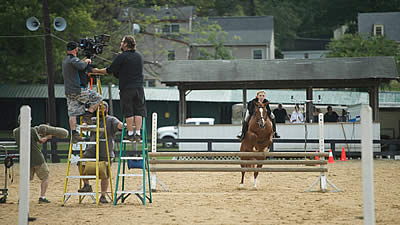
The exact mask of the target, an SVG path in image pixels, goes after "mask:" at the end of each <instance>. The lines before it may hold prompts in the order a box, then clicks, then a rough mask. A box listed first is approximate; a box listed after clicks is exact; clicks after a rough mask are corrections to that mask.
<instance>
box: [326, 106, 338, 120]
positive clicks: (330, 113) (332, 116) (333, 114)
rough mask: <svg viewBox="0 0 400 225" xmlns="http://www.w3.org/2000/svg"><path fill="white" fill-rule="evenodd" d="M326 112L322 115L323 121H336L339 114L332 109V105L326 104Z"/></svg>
mask: <svg viewBox="0 0 400 225" xmlns="http://www.w3.org/2000/svg"><path fill="white" fill-rule="evenodd" d="M327 110H328V112H327V113H325V115H324V122H338V119H339V115H338V114H337V113H336V112H335V111H333V110H332V106H328V108H327Z"/></svg>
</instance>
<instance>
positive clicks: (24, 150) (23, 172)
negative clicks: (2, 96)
mask: <svg viewBox="0 0 400 225" xmlns="http://www.w3.org/2000/svg"><path fill="white" fill-rule="evenodd" d="M20 115H21V123H20V130H19V132H20V133H19V148H20V162H19V171H20V178H19V204H18V210H19V211H18V224H19V225H25V224H28V216H29V176H30V159H31V107H29V106H27V105H24V106H22V107H21V112H20Z"/></svg>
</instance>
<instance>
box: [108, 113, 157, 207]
mask: <svg viewBox="0 0 400 225" xmlns="http://www.w3.org/2000/svg"><path fill="white" fill-rule="evenodd" d="M122 123H123V124H125V118H124V119H123V122H122ZM142 124H143V129H142V156H141V157H130V156H127V154H126V143H132V142H131V141H128V140H124V135H125V132H126V131H125V126H124V127H123V128H122V135H121V147H120V151H119V160H118V172H117V181H116V183H115V190H114V202H113V204H114V205H116V204H117V202H118V201H119V200H121V203H123V202H124V201H125V200H126V199H127V198H128V197H129V196H131V195H133V194H134V195H136V196H137V197H138V198H139V199H140V200H141V201H142V204H143V205H146V198H147V199H148V200H149V202H150V203H152V197H151V182H150V167H149V154H148V145H147V129H146V118H145V117H143V122H142ZM128 160H139V161H138V162H139V163H140V160H141V162H142V163H141V164H142V165H141V168H142V171H143V172H142V174H133V173H126V167H127V162H128ZM121 164H122V173H121ZM135 168H136V167H135ZM137 168H140V167H137ZM120 177H122V182H121V191H118V185H119V179H120ZM125 177H143V183H142V187H140V188H139V189H138V190H125ZM146 177H147V180H148V181H147V183H148V193H149V195H148V196H146Z"/></svg>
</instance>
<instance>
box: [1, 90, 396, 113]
mask: <svg viewBox="0 0 400 225" xmlns="http://www.w3.org/2000/svg"><path fill="white" fill-rule="evenodd" d="M54 90H55V96H56V98H65V95H64V86H63V85H61V84H57V85H55V88H54ZM256 92H257V90H247V101H250V100H251V99H252V98H254V96H256ZM266 92H267V99H268V100H269V101H270V102H271V103H272V104H277V103H282V104H293V103H302V102H304V101H305V99H306V94H305V91H304V90H299V89H298V90H277V89H267V90H266ZM102 93H103V96H104V98H105V99H109V95H108V86H103V90H102ZM145 95H146V100H147V101H172V102H177V101H179V91H178V89H177V88H145ZM47 96H48V95H47V85H44V84H43V85H0V98H12V99H17V98H47ZM216 96H218V97H216ZM291 96H293V99H292V98H291ZM318 96H320V97H321V101H320V102H318V103H316V104H321V105H356V104H367V103H368V102H369V98H368V93H366V92H356V91H329V90H314V91H313V99H318ZM112 97H113V99H114V100H119V90H118V87H117V86H114V87H112ZM242 98H243V94H242V90H193V91H191V92H189V93H188V95H187V101H197V102H198V101H201V102H231V103H240V102H242ZM379 107H381V108H382V107H385V108H387V107H390V108H400V92H395V91H394V92H393V91H392V92H380V93H379Z"/></svg>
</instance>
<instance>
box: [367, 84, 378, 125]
mask: <svg viewBox="0 0 400 225" xmlns="http://www.w3.org/2000/svg"><path fill="white" fill-rule="evenodd" d="M368 94H369V106H370V107H371V108H372V121H379V86H373V87H371V88H369V90H368Z"/></svg>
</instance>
